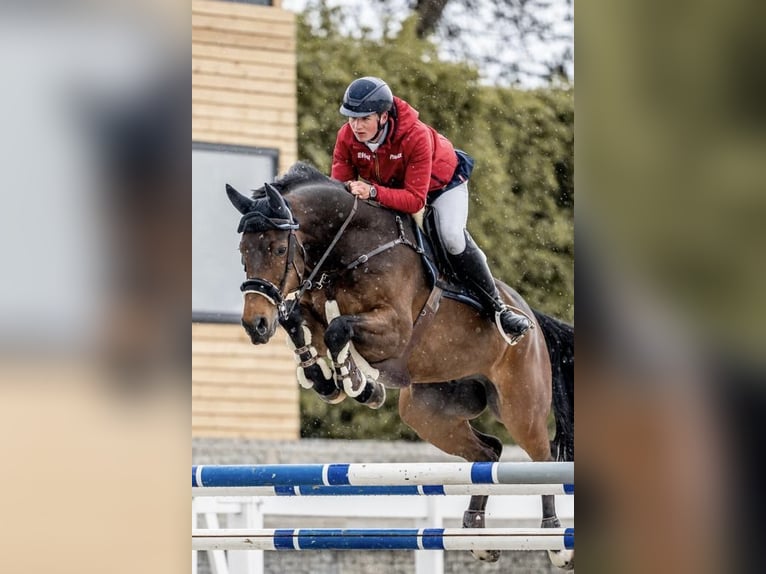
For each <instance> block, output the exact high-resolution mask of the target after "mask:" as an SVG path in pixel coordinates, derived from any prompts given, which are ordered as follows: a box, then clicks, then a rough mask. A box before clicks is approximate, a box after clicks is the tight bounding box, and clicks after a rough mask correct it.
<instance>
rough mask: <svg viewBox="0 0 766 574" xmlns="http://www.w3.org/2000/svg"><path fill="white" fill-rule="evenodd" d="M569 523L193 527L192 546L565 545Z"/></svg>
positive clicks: (570, 539) (570, 540)
mask: <svg viewBox="0 0 766 574" xmlns="http://www.w3.org/2000/svg"><path fill="white" fill-rule="evenodd" d="M571 548H574V529H573V528H538V529H532V528H421V529H415V528H402V529H335V528H302V529H289V528H284V529H268V530H251V529H231V530H204V529H202V530H192V549H193V550H566V549H571Z"/></svg>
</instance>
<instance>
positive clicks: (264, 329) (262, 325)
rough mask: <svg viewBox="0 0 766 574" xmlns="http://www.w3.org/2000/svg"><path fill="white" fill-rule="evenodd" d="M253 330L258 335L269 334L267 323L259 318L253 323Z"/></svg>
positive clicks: (262, 318)
mask: <svg viewBox="0 0 766 574" xmlns="http://www.w3.org/2000/svg"><path fill="white" fill-rule="evenodd" d="M255 330H256V332H257V333H258V334H259V335H265V334H266V333H268V332H269V323H268V321H266V319H265V318H264V317H259V318H258V320H257V321H256V323H255Z"/></svg>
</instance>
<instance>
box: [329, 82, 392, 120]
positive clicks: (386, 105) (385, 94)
mask: <svg viewBox="0 0 766 574" xmlns="http://www.w3.org/2000/svg"><path fill="white" fill-rule="evenodd" d="M393 105H394V95H393V94H392V93H391V88H389V87H388V84H386V82H384V81H383V80H381V79H380V78H376V77H374V76H365V77H364V78H359V79H357V80H354V81H353V82H351V83H350V84H349V86H348V88H346V93H345V94H343V104H342V105H341V106H340V113H341V114H343V115H344V116H348V117H351V118H361V117H364V116H369V115H370V114H382V113H383V112H387V111H389V110H390V109H391V107H392V106H393Z"/></svg>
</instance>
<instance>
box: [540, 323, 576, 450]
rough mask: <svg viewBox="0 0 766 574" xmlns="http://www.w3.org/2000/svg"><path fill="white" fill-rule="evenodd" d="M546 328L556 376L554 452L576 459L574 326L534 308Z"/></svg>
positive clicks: (544, 333) (553, 375)
mask: <svg viewBox="0 0 766 574" xmlns="http://www.w3.org/2000/svg"><path fill="white" fill-rule="evenodd" d="M534 314H535V317H536V318H537V322H538V324H539V325H540V328H541V329H542V331H543V335H544V337H545V343H546V344H547V346H548V355H549V356H550V359H551V371H552V373H551V374H552V378H553V414H554V418H555V419H556V435H555V436H554V437H553V440H552V441H551V455H552V456H553V458H554V459H556V460H559V461H573V460H574V327H573V326H572V325H568V324H567V323H564V322H562V321H559V320H558V319H554V318H553V317H549V316H548V315H545V314H544V313H540V312H539V311H534Z"/></svg>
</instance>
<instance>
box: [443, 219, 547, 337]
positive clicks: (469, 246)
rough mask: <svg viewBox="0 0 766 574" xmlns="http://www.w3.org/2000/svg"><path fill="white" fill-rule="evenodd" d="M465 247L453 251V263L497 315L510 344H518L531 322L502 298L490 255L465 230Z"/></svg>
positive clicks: (497, 322) (503, 333)
mask: <svg viewBox="0 0 766 574" xmlns="http://www.w3.org/2000/svg"><path fill="white" fill-rule="evenodd" d="M465 236H466V247H465V251H463V252H462V253H458V254H457V255H450V256H449V258H450V260H451V261H452V265H453V266H454V268H455V270H456V271H457V272H458V273H459V274H460V277H461V279H463V280H464V281H465V282H466V286H467V287H468V288H469V289H470V290H471V291H472V292H473V293H474V295H476V296H477V297H478V298H479V299H480V300H481V302H482V303H483V304H484V306H485V308H486V310H487V312H489V313H490V314H492V315H494V317H495V323H496V324H497V327H498V330H499V331H500V334H501V335H502V336H503V338H504V339H505V340H506V341H507V342H508V344H509V345H515V344H516V342H517V341H518V340H519V339H521V338H522V337H523V336H524V335H525V334H526V332H527V331H528V330H529V328H530V327H532V322H531V321H530V320H529V319H528V318H527V317H525V316H524V315H520V314H519V313H516V312H515V311H514V310H513V309H511V308H510V307H508V306H507V305H506V304H505V302H503V300H502V299H501V298H500V293H499V292H498V290H497V286H496V285H495V279H494V278H493V277H492V273H491V272H490V270H489V266H488V265H487V258H486V257H485V255H484V253H483V252H482V251H481V249H479V247H478V246H477V245H476V243H474V241H473V239H472V238H471V236H470V235H469V234H468V232H467V231H466V233H465Z"/></svg>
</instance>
